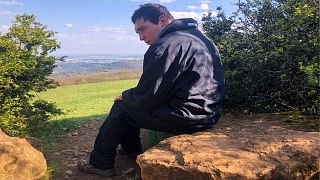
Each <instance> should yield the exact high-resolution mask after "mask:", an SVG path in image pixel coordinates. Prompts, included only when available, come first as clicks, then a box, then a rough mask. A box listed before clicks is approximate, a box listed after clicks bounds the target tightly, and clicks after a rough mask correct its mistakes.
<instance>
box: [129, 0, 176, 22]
mask: <svg viewBox="0 0 320 180" xmlns="http://www.w3.org/2000/svg"><path fill="white" fill-rule="evenodd" d="M161 15H162V16H165V17H167V18H168V19H173V16H172V15H171V13H170V12H169V11H168V9H167V8H166V7H164V6H162V5H160V4H153V3H148V4H144V5H141V6H140V8H139V9H137V10H135V11H134V13H133V15H132V17H131V21H132V22H133V24H134V23H135V22H136V20H137V19H139V18H143V20H149V21H150V22H152V23H153V24H158V22H159V17H160V16H161Z"/></svg>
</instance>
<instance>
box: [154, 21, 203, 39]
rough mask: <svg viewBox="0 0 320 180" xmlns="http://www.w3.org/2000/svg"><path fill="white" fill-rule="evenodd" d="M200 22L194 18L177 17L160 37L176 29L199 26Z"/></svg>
mask: <svg viewBox="0 0 320 180" xmlns="http://www.w3.org/2000/svg"><path fill="white" fill-rule="evenodd" d="M197 27H198V22H197V21H196V20H194V19H192V18H183V19H175V20H173V21H172V23H170V24H169V25H168V26H167V27H165V28H164V29H163V30H162V31H161V32H160V35H159V38H161V37H163V36H165V35H166V34H169V33H171V32H174V31H180V30H185V29H190V28H197Z"/></svg>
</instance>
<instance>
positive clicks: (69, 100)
mask: <svg viewBox="0 0 320 180" xmlns="http://www.w3.org/2000/svg"><path fill="white" fill-rule="evenodd" d="M137 82H138V80H137V79H134V80H121V81H108V82H101V83H90V84H80V85H69V86H61V87H58V88H56V89H50V90H48V91H46V92H43V93H38V94H37V95H36V98H39V99H44V100H47V101H50V102H55V103H56V104H57V106H58V107H59V108H61V109H62V110H63V111H64V112H65V114H64V115H61V116H57V117H53V118H52V120H51V121H50V122H49V124H48V127H44V128H43V129H39V131H38V132H35V136H36V137H38V138H40V139H42V140H44V141H45V142H46V144H48V145H49V146H51V145H52V142H55V140H57V139H59V138H60V137H63V136H64V135H65V134H67V133H69V132H71V131H73V130H74V127H75V126H77V125H79V124H82V123H84V122H86V121H88V120H90V119H93V118H101V117H106V115H107V113H108V112H109V110H110V108H111V106H112V104H113V100H114V98H115V97H117V96H119V95H121V92H122V91H123V90H126V89H128V88H131V87H135V86H136V84H137Z"/></svg>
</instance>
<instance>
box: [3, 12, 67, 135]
mask: <svg viewBox="0 0 320 180" xmlns="http://www.w3.org/2000/svg"><path fill="white" fill-rule="evenodd" d="M54 35H55V32H53V31H50V30H47V26H45V25H42V24H41V23H39V22H37V21H36V17H35V16H33V15H26V14H24V15H17V16H16V17H15V20H14V22H13V24H12V26H11V27H10V28H9V31H8V33H6V34H4V35H1V34H0V128H2V129H4V130H5V131H7V132H9V133H10V134H13V135H19V134H24V133H28V132H31V131H32V130H33V129H34V128H37V127H39V126H40V125H42V124H44V123H45V122H46V121H47V120H48V118H49V117H50V116H51V115H55V114H59V113H61V110H59V109H57V108H56V107H55V105H54V104H52V103H49V102H46V101H43V100H36V101H35V100H33V97H34V92H41V91H45V90H46V89H48V88H54V87H56V84H55V83H54V81H53V80H50V79H49V78H48V77H49V75H50V74H51V73H52V71H53V69H54V67H55V65H54V63H55V61H56V58H55V57H54V56H51V55H49V53H51V52H53V51H55V50H56V49H58V48H60V46H59V44H58V43H57V41H56V39H54Z"/></svg>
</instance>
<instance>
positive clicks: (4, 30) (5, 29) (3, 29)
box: [0, 24, 9, 33]
mask: <svg viewBox="0 0 320 180" xmlns="http://www.w3.org/2000/svg"><path fill="white" fill-rule="evenodd" d="M8 29H9V26H7V25H1V24H0V32H1V33H7V32H8Z"/></svg>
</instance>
